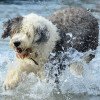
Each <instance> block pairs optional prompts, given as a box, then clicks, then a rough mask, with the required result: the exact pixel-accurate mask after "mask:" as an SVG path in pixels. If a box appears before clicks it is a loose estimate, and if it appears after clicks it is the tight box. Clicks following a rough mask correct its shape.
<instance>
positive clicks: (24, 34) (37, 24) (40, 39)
mask: <svg viewBox="0 0 100 100" xmlns="http://www.w3.org/2000/svg"><path fill="white" fill-rule="evenodd" d="M42 19H45V18H43V17H41V16H38V15H35V14H30V15H27V16H24V17H16V18H13V19H10V20H8V21H7V22H5V23H4V33H3V34H2V38H3V39H5V38H7V37H8V36H10V46H11V47H12V48H13V49H14V50H15V51H16V52H17V53H20V54H23V53H30V52H31V49H32V48H33V46H36V45H40V44H41V43H42V44H43V43H45V42H47V41H48V40H49V35H50V34H49V30H48V28H47V25H46V24H45V20H42Z"/></svg>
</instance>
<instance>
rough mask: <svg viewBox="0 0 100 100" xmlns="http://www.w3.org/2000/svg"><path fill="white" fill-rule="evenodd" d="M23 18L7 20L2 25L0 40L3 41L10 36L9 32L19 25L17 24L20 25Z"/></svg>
mask: <svg viewBox="0 0 100 100" xmlns="http://www.w3.org/2000/svg"><path fill="white" fill-rule="evenodd" d="M22 19H23V17H21V16H19V17H16V18H13V19H10V20H8V21H7V22H4V24H3V28H4V32H3V33H2V36H1V37H2V38H3V39H5V38H6V37H8V36H11V30H12V28H14V27H13V26H15V27H16V26H17V25H20V24H18V23H21V21H22Z"/></svg>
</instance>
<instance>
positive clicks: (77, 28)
mask: <svg viewBox="0 0 100 100" xmlns="http://www.w3.org/2000/svg"><path fill="white" fill-rule="evenodd" d="M67 33H68V34H67ZM8 36H10V46H11V47H12V48H13V49H14V50H15V52H16V61H18V62H19V64H18V65H16V66H17V67H12V68H11V69H10V70H9V71H8V73H7V76H6V79H5V81H4V88H5V89H12V88H14V87H15V86H17V85H18V83H19V82H20V80H21V74H22V73H23V72H26V73H27V74H29V73H30V72H33V73H34V74H35V75H36V76H38V77H39V78H40V79H44V78H45V73H44V70H45V69H44V64H45V63H46V62H47V60H48V57H49V55H50V52H52V51H53V52H57V53H58V52H59V51H63V52H64V51H66V50H67V49H68V48H69V47H73V48H75V49H76V50H78V51H81V52H84V51H87V50H89V49H92V50H95V49H96V47H97V45H98V22H97V20H96V19H95V18H94V17H93V16H92V15H91V14H90V13H89V12H87V11H86V10H84V9H82V8H67V9H64V10H62V11H58V12H56V13H55V14H53V15H52V16H49V17H48V18H47V19H46V18H44V17H42V16H39V15H37V14H34V13H31V14H29V15H26V16H23V17H16V18H13V19H10V20H8V21H7V22H5V23H4V32H3V34H2V38H6V37H8Z"/></svg>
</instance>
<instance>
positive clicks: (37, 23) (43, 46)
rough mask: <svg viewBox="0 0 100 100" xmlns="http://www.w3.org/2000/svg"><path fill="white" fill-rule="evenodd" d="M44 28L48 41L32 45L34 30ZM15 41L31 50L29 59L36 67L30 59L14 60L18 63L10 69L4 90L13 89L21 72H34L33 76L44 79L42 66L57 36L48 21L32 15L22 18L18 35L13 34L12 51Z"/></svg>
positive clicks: (55, 30)
mask: <svg viewBox="0 0 100 100" xmlns="http://www.w3.org/2000/svg"><path fill="white" fill-rule="evenodd" d="M44 26H46V27H47V29H48V31H49V34H50V38H49V40H48V41H47V42H44V43H40V44H39V45H38V44H35V43H33V40H35V38H36V37H35V35H36V32H35V31H34V29H36V28H37V27H40V28H41V29H42V28H43V27H44ZM28 35H30V38H29V37H28ZM16 40H19V41H22V44H21V47H22V48H29V47H31V48H32V53H31V58H32V59H34V60H35V61H36V62H37V63H38V65H36V64H35V63H34V61H32V60H31V59H30V58H24V59H21V58H17V59H16V60H17V61H18V62H19V65H18V66H17V67H16V68H15V67H13V68H12V67H11V69H10V70H9V71H8V74H7V77H6V80H5V82H4V86H5V88H6V89H11V88H13V87H15V86H16V85H17V84H18V82H19V81H20V76H21V74H22V73H23V72H26V73H30V72H34V74H36V75H38V76H39V77H40V78H44V75H43V73H44V64H45V63H46V61H47V59H48V56H49V54H50V52H51V51H52V50H53V48H54V47H55V43H56V41H57V40H59V35H58V32H57V28H56V26H55V25H53V24H52V23H51V22H50V21H49V20H47V19H45V18H44V17H41V16H38V15H36V14H33V13H32V14H29V15H27V16H24V19H23V21H22V27H21V30H20V33H18V34H14V35H13V37H12V38H11V40H10V45H11V47H12V48H13V49H15V48H14V44H13V42H14V41H16ZM35 53H37V54H38V56H37V57H36V56H35Z"/></svg>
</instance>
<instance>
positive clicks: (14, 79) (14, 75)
mask: <svg viewBox="0 0 100 100" xmlns="http://www.w3.org/2000/svg"><path fill="white" fill-rule="evenodd" d="M19 82H20V75H19V73H18V72H17V71H10V72H9V73H8V74H7V76H6V79H5V81H4V84H3V87H4V89H5V90H10V89H13V88H14V87H16V86H17V85H18V83H19Z"/></svg>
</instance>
